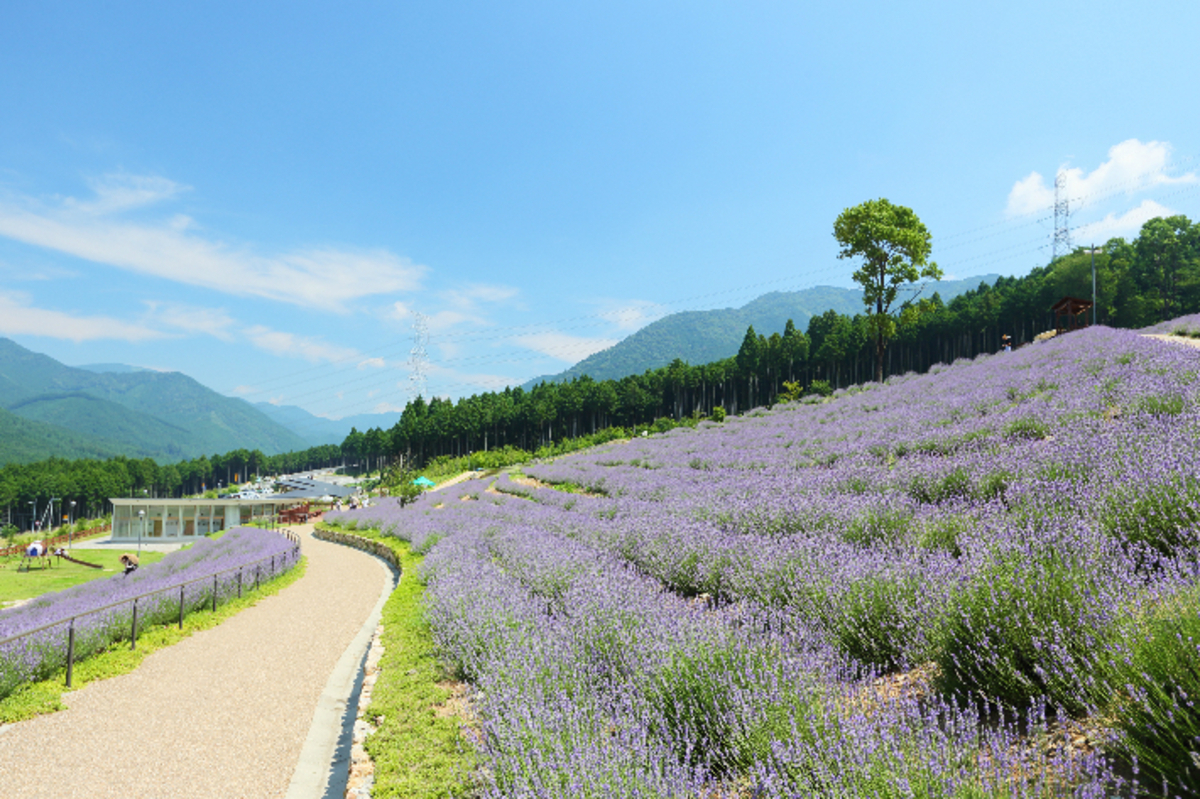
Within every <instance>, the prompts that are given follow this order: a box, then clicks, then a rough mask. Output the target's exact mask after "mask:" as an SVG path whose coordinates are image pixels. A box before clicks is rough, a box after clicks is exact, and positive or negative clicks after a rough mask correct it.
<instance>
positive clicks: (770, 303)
mask: <svg viewBox="0 0 1200 799" xmlns="http://www.w3.org/2000/svg"><path fill="white" fill-rule="evenodd" d="M998 277H1000V276H999V275H980V276H979V277H971V278H966V279H965V280H940V281H934V282H930V283H928V284H926V285H925V287H924V289H923V290H922V292H921V294H920V296H921V297H923V298H928V297H931V296H933V293H934V292H937V293H938V294H939V295H940V296H941V298H942V301H943V302H949V301H950V300H951V299H953V298H954V297H957V296H958V295H959V294H962V293H963V292H965V291H969V290H971V289H975V288H978V287H979V284H980V283H987V284H989V285H990V284H993V283H995V282H996V279H997V278H998ZM916 293H917V288H916V287H910V288H909V289H907V290H904V291H902V293H901V295H900V298H899V300H900V301H903V300H904V299H906V298H910V297H912V296H914V295H915V294H916ZM862 296H863V295H862V291H859V290H857V289H845V288H836V287H833V286H815V287H813V288H810V289H803V290H801V291H773V292H771V293H769V294H764V295H762V296H761V297H758V298H757V299H754V300H752V301H750V302H749V303H747V304H746V305H743V306H742V307H741V308H721V309H716V310H711V311H681V312H679V313H673V314H669V315H667V316H664V317H663V318H661V319H659V320H657V321H655V322H651V323H650V324H648V325H646V326H645V327H643V328H642V329H641V330H639V331H637V332H636V333H634V334H632V335H630V336H629V337H627V338H625V339H622V340H621V341H620V342H618V343H617V344H614V345H613V346H611V347H609V348H608V349H604V350H601V351H600V352H597V353H593V354H592V355H589V356H588V357H586V358H584V359H583V360H582V361H580V362H579V363H577V364H575V365H574V366H572V367H571V368H569V369H567V370H565V371H562V372H559V373H558V374H555V375H545V376H542V377H535V378H534V379H533V380H530V381H529V382H527V383H525V384H524V385H523V386H522V387H523V388H525V389H526V390H528V389H530V388H532V387H534V386H536V385H537V384H538V383H543V382H551V383H553V382H563V381H566V380H572V379H574V378H576V377H582V376H583V375H589V376H590V377H591V378H592V379H593V380H618V379H620V378H622V377H625V376H626V375H632V374H641V373H642V372H644V371H646V370H647V369H657V368H659V367H660V366H666V365H667V364H669V363H671V361H673V360H675V359H676V358H679V359H681V360H684V361H687V362H688V363H690V364H701V363H709V362H711V361H719V360H721V359H723V358H729V357H732V356H734V355H737V351H738V348H739V347H741V345H742V339H743V338H744V337H745V335H746V328H747V327H749V326H751V325H753V326H754V330H755V332H757V333H761V334H763V335H766V336H770V335H771V334H772V333H782V332H783V328H784V325H786V324H787V320H788V319H791V320H792V322H793V323H794V324H795V325H796V329H797V330H801V331H804V330H807V329H808V322H809V320H810V319H812V317H814V316H819V315H820V314H823V313H825V312H826V311H828V310H831V309H832V310H834V311H837V312H838V313H840V314H846V315H847V316H853V315H854V314H858V313H862V312H863V300H862Z"/></svg>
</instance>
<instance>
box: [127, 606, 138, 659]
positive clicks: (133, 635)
mask: <svg viewBox="0 0 1200 799" xmlns="http://www.w3.org/2000/svg"><path fill="white" fill-rule="evenodd" d="M129 648H130V649H137V600H136V599H135V600H133V626H131V627H130V628H129Z"/></svg>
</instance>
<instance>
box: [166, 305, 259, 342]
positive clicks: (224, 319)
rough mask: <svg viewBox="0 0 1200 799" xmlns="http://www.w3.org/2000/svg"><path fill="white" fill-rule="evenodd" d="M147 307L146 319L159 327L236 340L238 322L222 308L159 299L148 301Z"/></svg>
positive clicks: (225, 339) (223, 339) (224, 339)
mask: <svg viewBox="0 0 1200 799" xmlns="http://www.w3.org/2000/svg"><path fill="white" fill-rule="evenodd" d="M146 308H147V313H146V319H147V320H148V321H152V322H153V323H154V324H155V325H156V326H157V327H160V328H161V327H167V328H174V329H175V330H179V331H182V332H184V333H204V334H206V335H209V336H212V337H213V338H216V339H220V340H221V341H233V340H234V337H235V332H234V327H235V326H236V324H237V323H236V322H234V320H233V317H231V316H230V315H229V314H227V313H226V312H225V311H224V310H223V309H221V308H202V307H199V306H195V305H187V304H184V303H176V302H158V301H147V302H146Z"/></svg>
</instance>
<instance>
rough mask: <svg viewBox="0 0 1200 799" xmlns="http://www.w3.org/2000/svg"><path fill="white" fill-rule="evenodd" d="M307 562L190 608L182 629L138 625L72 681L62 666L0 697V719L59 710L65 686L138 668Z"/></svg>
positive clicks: (293, 576)
mask: <svg viewBox="0 0 1200 799" xmlns="http://www.w3.org/2000/svg"><path fill="white" fill-rule="evenodd" d="M307 565H308V561H307V559H306V558H303V557H302V558H301V559H300V562H299V563H298V564H296V566H295V567H294V568H293V569H292V570H291V571H289V572H287V573H286V574H283V575H281V576H279V577H277V578H276V579H274V580H272V581H270V582H266V583H263V584H262V585H260V586H259V589H258V590H257V591H254V592H253V593H247V594H245V595H244V596H243V597H242V598H241V599H232V600H230V601H229V602H227V603H225V604H224V605H221V606H219V607H218V608H217V612H216V613H213V612H212V611H211V610H204V611H199V612H196V613H192V614H190V615H189V616H187V617H186V618H185V619H184V620H183V629H180V628H179V627H178V625H176V624H167V625H161V626H156V627H146V628H144V629H139V630H138V639H137V649H130V648H129V642H128V641H123V642H117V643H114V644H113V645H112V646H111V647H109V648H108V649H106V650H105V651H103V652H101V653H100V654H98V655H94V656H92V657H90V658H87V659H86V660H81V661H79V662H77V663H76V664H75V670H74V673H73V675H72V683H73V686H72V687H71V688H67V686H66V671H65V670H64V671H61V672H59V673H58V674H56V675H54V676H53V677H51V678H50V679H48V680H41V681H40V682H35V683H29V684H27V685H23V686H21V687H20V688H18V689H17V690H16V691H14V692H13V693H11V694H9V695H8V696H7V697H5V698H4V699H0V724H8V723H12V722H15V721H23V720H24V719H29V718H33V717H34V716H41V715H44V714H46V713H54V712H56V711H59V710H62V709H63V708H64V707H65V706H64V705H63V703H62V695H63V694H64V693H66V692H67V691H72V690H76V689H79V688H82V687H83V686H85V685H87V684H88V683H91V682H95V681H96V680H106V679H108V678H109V677H116V676H118V675H121V674H128V673H129V672H131V671H133V670H134V669H136V668H137V667H138V664H140V663H141V662H142V661H143V660H144V659H145V658H146V656H147V655H149V654H151V653H153V652H156V651H158V650H159V649H163V648H164V647H168V646H171V645H172V644H175V643H178V642H179V641H182V640H183V639H184V638H187V637H188V636H189V635H191V634H192V633H194V632H198V631H200V630H207V629H210V628H212V627H216V626H217V625H218V624H220V623H221V622H223V621H225V620H226V619H228V618H229V617H231V616H233V615H235V614H237V613H239V612H241V611H243V610H245V609H246V608H248V607H250V606H252V605H255V604H257V603H258V601H259V600H260V599H262V598H263V597H268V596H271V595H272V594H277V593H279V592H280V591H282V590H283V589H284V588H286V587H288V586H289V585H291V584H292V583H294V582H296V581H297V580H299V579H300V578H301V577H302V576H303V575H304V570H305V568H306V567H307Z"/></svg>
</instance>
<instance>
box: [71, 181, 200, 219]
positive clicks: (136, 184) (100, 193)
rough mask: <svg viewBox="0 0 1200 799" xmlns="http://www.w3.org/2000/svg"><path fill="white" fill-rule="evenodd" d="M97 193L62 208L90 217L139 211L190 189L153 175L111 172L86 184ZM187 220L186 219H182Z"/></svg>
mask: <svg viewBox="0 0 1200 799" xmlns="http://www.w3.org/2000/svg"><path fill="white" fill-rule="evenodd" d="M88 185H89V186H90V187H91V189H92V191H93V192H95V193H96V198H95V199H94V200H76V199H75V198H73V197H68V198H66V199H65V200H64V201H63V205H64V206H66V207H68V208H72V209H74V210H76V211H80V212H82V213H85V214H89V215H96V216H100V215H104V214H112V213H119V212H121V211H127V210H130V209H132V208H140V207H142V206H146V205H153V204H154V203H157V202H161V201H163V200H167V199H170V198H172V197H174V196H176V195H178V194H181V193H183V192H185V191H191V188H192V187H191V186H184V185H182V184H179V183H176V182H174V181H172V180H167V179H166V178H163V177H157V176H155V175H127V174H124V173H111V174H108V175H105V176H104V177H102V178H98V179H92V180H89V181H88ZM184 219H186V217H184Z"/></svg>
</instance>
